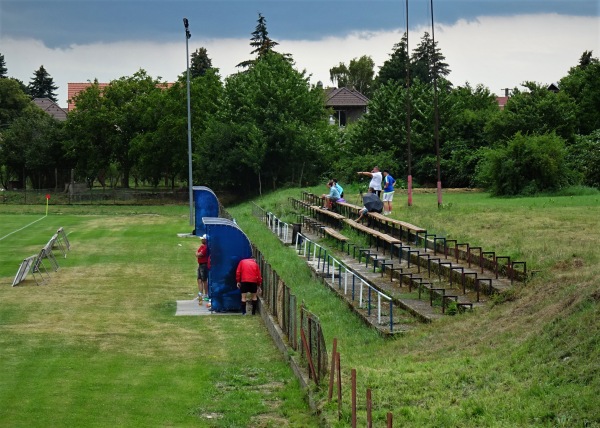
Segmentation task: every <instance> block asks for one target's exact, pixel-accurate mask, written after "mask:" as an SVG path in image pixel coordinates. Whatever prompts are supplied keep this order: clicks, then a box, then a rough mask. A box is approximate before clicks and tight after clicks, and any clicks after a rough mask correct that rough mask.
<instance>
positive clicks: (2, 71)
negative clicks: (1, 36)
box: [0, 54, 8, 79]
mask: <svg viewBox="0 0 600 428" xmlns="http://www.w3.org/2000/svg"><path fill="white" fill-rule="evenodd" d="M6 73H8V69H7V68H6V61H5V60H4V55H2V54H0V79H4V78H6V77H7V74H6Z"/></svg>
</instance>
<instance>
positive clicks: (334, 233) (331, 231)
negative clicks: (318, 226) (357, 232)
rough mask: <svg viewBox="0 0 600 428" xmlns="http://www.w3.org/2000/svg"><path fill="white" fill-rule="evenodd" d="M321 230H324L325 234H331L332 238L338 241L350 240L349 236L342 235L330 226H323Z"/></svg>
mask: <svg viewBox="0 0 600 428" xmlns="http://www.w3.org/2000/svg"><path fill="white" fill-rule="evenodd" d="M323 232H325V233H326V234H327V235H329V236H331V237H332V238H335V239H337V240H338V241H342V242H348V241H349V240H350V238H348V237H346V236H344V235H342V234H341V233H339V232H338V231H337V230H335V229H334V228H332V227H326V228H324V229H323Z"/></svg>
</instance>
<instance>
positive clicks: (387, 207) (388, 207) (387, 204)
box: [383, 169, 396, 215]
mask: <svg viewBox="0 0 600 428" xmlns="http://www.w3.org/2000/svg"><path fill="white" fill-rule="evenodd" d="M395 184H396V180H394V177H392V176H391V175H390V172H389V171H388V170H387V169H384V170H383V215H390V214H391V213H392V200H393V199H394V185H395Z"/></svg>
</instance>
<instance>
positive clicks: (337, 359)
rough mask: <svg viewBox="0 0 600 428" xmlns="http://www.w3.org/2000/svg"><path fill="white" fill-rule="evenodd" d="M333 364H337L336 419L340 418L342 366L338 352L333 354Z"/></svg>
mask: <svg viewBox="0 0 600 428" xmlns="http://www.w3.org/2000/svg"><path fill="white" fill-rule="evenodd" d="M335 365H336V366H337V396H338V420H342V368H341V364H340V353H339V352H338V353H337V354H335Z"/></svg>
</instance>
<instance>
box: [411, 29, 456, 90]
mask: <svg viewBox="0 0 600 428" xmlns="http://www.w3.org/2000/svg"><path fill="white" fill-rule="evenodd" d="M445 59H446V57H445V56H444V55H443V54H442V51H441V50H440V48H438V47H437V42H436V43H435V44H434V43H433V39H432V38H431V37H430V35H429V33H428V32H425V34H424V35H423V37H422V38H421V42H420V43H419V45H418V46H417V47H416V48H415V49H414V50H413V53H412V57H411V63H412V73H411V74H412V76H411V77H412V78H419V79H420V80H421V81H422V82H426V83H432V82H433V77H434V76H435V77H436V79H440V78H441V77H446V76H447V75H448V74H450V68H449V66H448V64H447V63H445V62H444V61H445Z"/></svg>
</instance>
